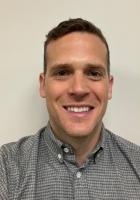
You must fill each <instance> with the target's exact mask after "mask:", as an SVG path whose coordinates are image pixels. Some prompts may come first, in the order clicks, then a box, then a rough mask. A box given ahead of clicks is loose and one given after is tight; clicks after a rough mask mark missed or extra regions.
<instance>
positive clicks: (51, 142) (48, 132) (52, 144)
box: [44, 122, 107, 162]
mask: <svg viewBox="0 0 140 200" xmlns="http://www.w3.org/2000/svg"><path fill="white" fill-rule="evenodd" d="M44 137H45V142H46V143H47V146H48V148H49V150H50V151H51V153H52V154H53V155H54V156H55V157H56V158H57V159H58V160H59V161H60V162H63V150H62V149H63V148H64V147H68V148H69V150H70V153H72V152H73V148H72V147H71V146H70V145H67V144H64V143H63V142H61V141H60V140H58V139H57V138H56V137H55V136H54V134H53V131H52V129H51V125H50V123H49V122H48V124H47V126H46V129H45V134H44ZM106 137H107V136H106V129H105V127H104V124H102V129H101V134H100V139H99V142H98V144H97V146H96V147H95V149H94V150H93V151H92V152H91V153H90V154H89V156H88V158H91V157H94V160H95V157H96V156H97V154H98V152H99V151H100V150H103V149H104V147H105V143H106ZM60 155H61V156H60ZM60 157H61V159H60Z"/></svg>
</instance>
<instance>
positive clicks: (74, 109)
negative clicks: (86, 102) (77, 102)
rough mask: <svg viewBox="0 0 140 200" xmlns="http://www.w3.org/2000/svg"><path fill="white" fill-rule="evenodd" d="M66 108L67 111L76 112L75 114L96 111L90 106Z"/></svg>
mask: <svg viewBox="0 0 140 200" xmlns="http://www.w3.org/2000/svg"><path fill="white" fill-rule="evenodd" d="M64 108H65V109H66V110H67V111H69V112H74V113H83V112H88V111H90V110H92V109H94V108H93V107H89V106H82V107H76V106H68V107H64Z"/></svg>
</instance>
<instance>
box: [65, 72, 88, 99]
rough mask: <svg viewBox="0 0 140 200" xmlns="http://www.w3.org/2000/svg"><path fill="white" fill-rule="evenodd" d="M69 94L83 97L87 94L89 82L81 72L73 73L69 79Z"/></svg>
mask: <svg viewBox="0 0 140 200" xmlns="http://www.w3.org/2000/svg"><path fill="white" fill-rule="evenodd" d="M68 92H69V94H70V95H73V96H75V97H84V96H86V95H88V94H89V92H90V88H89V82H88V79H87V78H86V76H85V75H84V74H82V73H77V74H74V75H73V77H72V78H71V80H70V85H69V90H68Z"/></svg>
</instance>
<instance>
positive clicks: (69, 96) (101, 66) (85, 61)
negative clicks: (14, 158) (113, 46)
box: [40, 32, 113, 141]
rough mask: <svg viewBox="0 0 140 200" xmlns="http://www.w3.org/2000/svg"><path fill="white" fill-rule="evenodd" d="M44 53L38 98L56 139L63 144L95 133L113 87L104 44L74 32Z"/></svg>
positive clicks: (56, 42)
mask: <svg viewBox="0 0 140 200" xmlns="http://www.w3.org/2000/svg"><path fill="white" fill-rule="evenodd" d="M46 53H47V59H48V61H47V72H46V75H44V74H41V75H40V95H41V96H42V97H43V98H46V104H47V109H48V112H49V120H50V124H51V127H52V129H53V131H54V133H55V135H56V137H58V138H59V139H60V140H62V141H65V138H67V137H69V136H72V137H83V136H84V137H85V136H89V135H91V134H93V133H94V132H97V131H99V129H100V128H101V125H102V118H103V116H104V113H105V110H106V107H107V102H108V100H109V99H111V97H112V84H113V77H112V76H108V73H107V50H106V47H105V45H104V43H103V42H102V41H101V39H100V38H99V37H97V36H95V35H93V34H89V33H85V32H84V33H80V32H74V33H70V34H68V35H65V36H63V37H61V38H59V39H57V40H55V41H51V42H50V43H49V44H48V47H47V52H46Z"/></svg>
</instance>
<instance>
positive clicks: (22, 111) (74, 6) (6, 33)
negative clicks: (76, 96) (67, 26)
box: [0, 0, 140, 145]
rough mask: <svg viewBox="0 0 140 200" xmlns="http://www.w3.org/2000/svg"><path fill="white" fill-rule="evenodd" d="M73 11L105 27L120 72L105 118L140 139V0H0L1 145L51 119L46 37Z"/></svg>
mask: <svg viewBox="0 0 140 200" xmlns="http://www.w3.org/2000/svg"><path fill="white" fill-rule="evenodd" d="M69 17H72V18H73V17H83V18H85V19H87V20H90V21H92V22H93V23H95V24H96V25H97V26H99V27H100V28H101V29H102V30H103V33H104V34H105V36H106V38H107V40H108V43H109V46H110V51H111V73H112V74H113V75H114V77H115V85H114V91H113V99H112V100H111V101H110V102H109V106H108V110H107V113H106V116H105V118H104V123H105V126H106V127H107V128H108V129H110V130H112V131H113V132H114V133H116V134H118V135H120V136H122V137H124V138H126V139H128V140H130V141H132V142H134V143H137V144H139V145H140V0H134V1H132V0H0V145H2V144H4V143H7V142H11V141H16V140H18V139H19V138H20V137H23V136H26V135H31V134H34V133H36V132H37V130H38V129H39V128H41V127H42V126H45V125H46V123H47V120H48V115H47V112H46V107H45V101H44V99H41V98H40V97H39V84H38V75H39V73H40V72H41V71H42V69H43V42H44V40H45V34H47V32H48V31H49V30H50V28H52V27H54V26H55V25H57V24H58V23H59V22H60V21H62V20H65V19H68V18H69Z"/></svg>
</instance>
